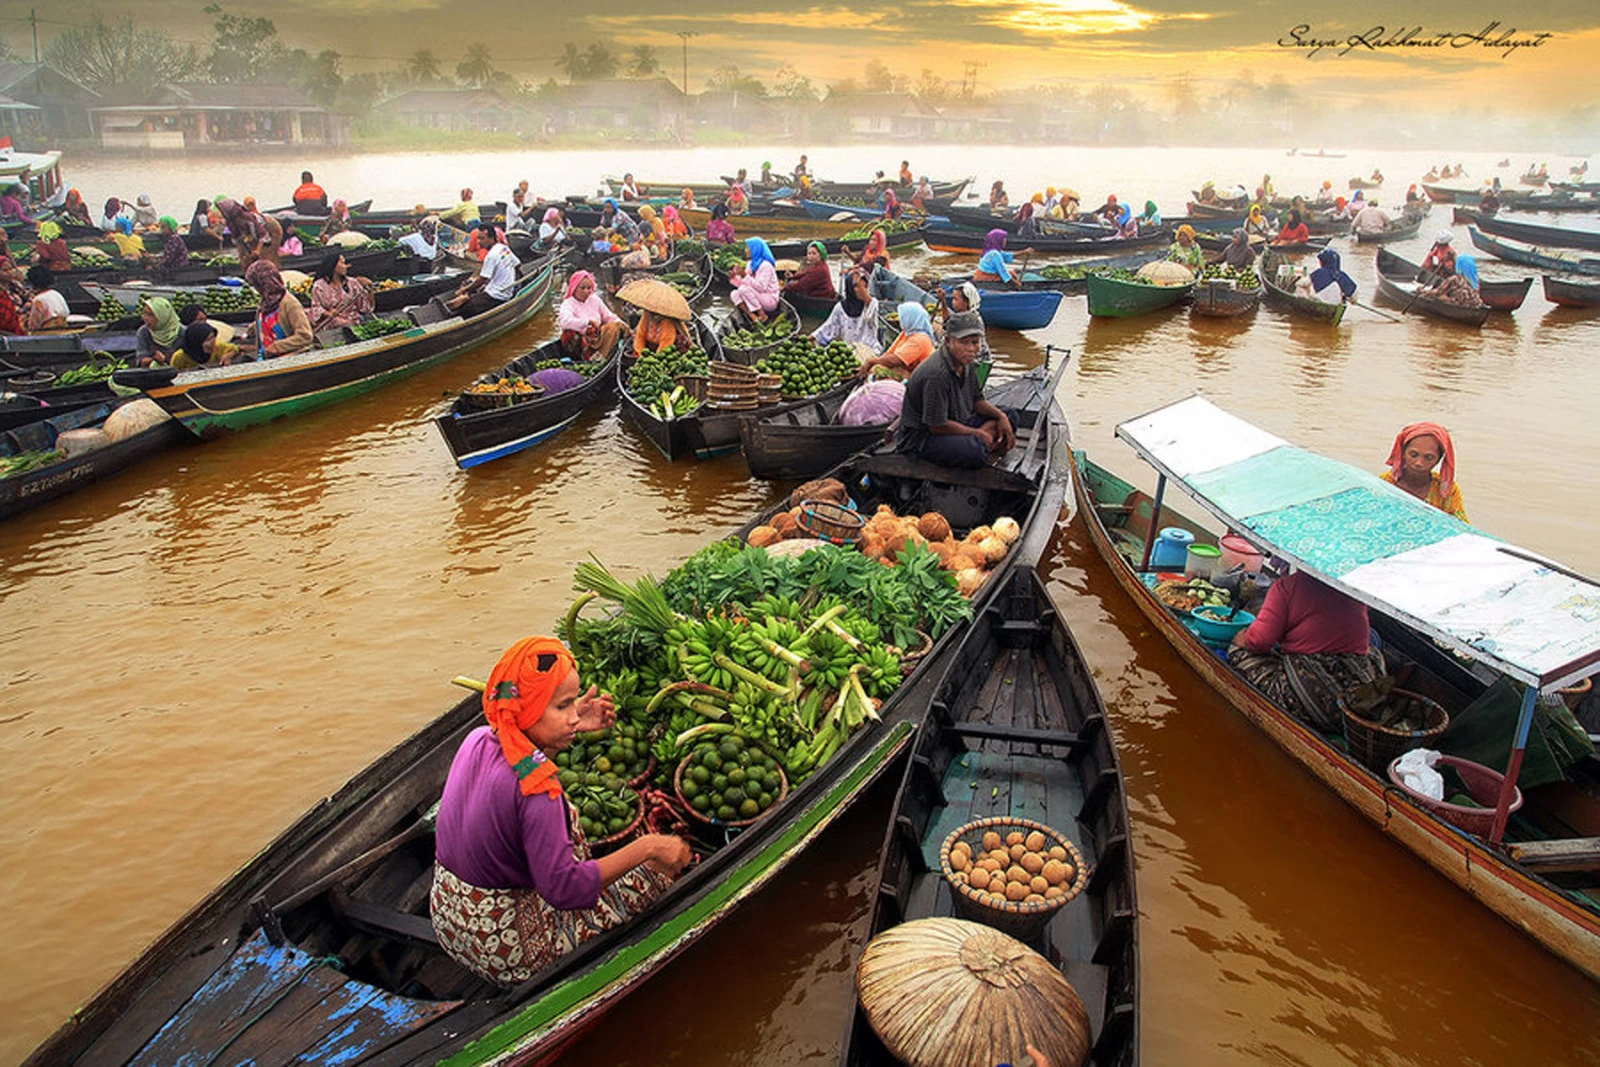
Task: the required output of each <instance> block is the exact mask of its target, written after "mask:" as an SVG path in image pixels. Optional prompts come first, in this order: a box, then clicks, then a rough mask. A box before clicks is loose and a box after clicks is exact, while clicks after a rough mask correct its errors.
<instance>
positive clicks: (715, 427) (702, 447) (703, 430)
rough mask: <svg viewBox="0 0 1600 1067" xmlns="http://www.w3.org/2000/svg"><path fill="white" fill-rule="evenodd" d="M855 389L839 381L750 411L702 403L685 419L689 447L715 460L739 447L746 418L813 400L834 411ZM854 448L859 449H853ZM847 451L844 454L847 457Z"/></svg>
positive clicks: (697, 455)
mask: <svg viewBox="0 0 1600 1067" xmlns="http://www.w3.org/2000/svg"><path fill="white" fill-rule="evenodd" d="M853 388H855V383H854V382H841V383H840V384H839V385H836V386H834V387H833V388H832V389H828V390H825V391H824V392H821V393H818V394H817V395H816V396H813V397H806V398H804V399H803V400H799V401H787V402H785V403H782V404H768V405H767V406H766V407H764V408H756V409H755V410H753V411H719V410H715V409H713V408H710V407H708V406H706V405H701V406H700V407H698V408H696V409H695V412H694V415H693V416H692V417H691V418H690V419H689V420H688V423H689V425H688V426H687V427H686V430H687V433H688V444H689V448H690V449H691V450H692V451H693V452H694V458H695V459H716V458H717V457H718V456H727V455H731V454H733V453H734V452H737V451H739V449H740V448H741V447H742V441H743V437H742V435H741V432H740V427H741V426H742V425H743V424H744V422H745V421H746V420H747V419H761V418H762V417H764V416H766V415H770V414H772V413H773V412H775V411H778V410H780V409H783V408H788V407H791V406H792V405H794V404H798V403H805V402H807V401H816V402H818V403H823V404H829V403H831V404H832V405H833V406H834V408H835V410H837V408H838V406H839V405H840V404H842V403H844V398H845V397H847V396H849V395H850V390H851V389H853ZM854 451H860V450H859V449H856V450H854ZM849 455H851V453H849V452H847V453H845V456H849ZM845 456H841V457H839V459H838V460H835V461H834V462H833V463H830V464H828V466H827V467H823V468H822V470H827V469H828V467H833V466H837V465H838V463H839V462H840V461H842V460H843V459H844V458H845Z"/></svg>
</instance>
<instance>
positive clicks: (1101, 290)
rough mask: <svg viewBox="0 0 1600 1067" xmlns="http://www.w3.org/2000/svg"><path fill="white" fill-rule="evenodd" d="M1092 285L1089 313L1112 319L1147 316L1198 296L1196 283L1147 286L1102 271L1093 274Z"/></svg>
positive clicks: (1090, 282) (1090, 287)
mask: <svg viewBox="0 0 1600 1067" xmlns="http://www.w3.org/2000/svg"><path fill="white" fill-rule="evenodd" d="M1088 288H1089V314H1091V315H1098V316H1101V317H1103V318H1112V319H1131V318H1133V317H1134V316H1135V315H1147V314H1149V313H1150V312H1152V311H1160V310H1161V309H1162V308H1166V307H1171V306H1172V305H1174V304H1178V303H1182V302H1183V301H1185V300H1187V299H1189V298H1190V297H1191V296H1193V295H1194V283H1193V282H1190V283H1189V284H1188V285H1146V284H1144V283H1143V282H1125V281H1121V280H1119V279H1117V278H1107V277H1105V276H1103V275H1100V274H1091V275H1089V277H1088Z"/></svg>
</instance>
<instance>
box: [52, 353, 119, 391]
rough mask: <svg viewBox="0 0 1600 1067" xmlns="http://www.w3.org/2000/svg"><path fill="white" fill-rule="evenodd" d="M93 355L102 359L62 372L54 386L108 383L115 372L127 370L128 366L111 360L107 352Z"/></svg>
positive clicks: (117, 360) (116, 360)
mask: <svg viewBox="0 0 1600 1067" xmlns="http://www.w3.org/2000/svg"><path fill="white" fill-rule="evenodd" d="M95 355H96V356H100V357H104V358H97V359H95V360H93V361H92V362H89V363H85V364H84V365H83V366H81V367H73V368H72V369H71V370H69V371H63V372H62V373H61V374H60V375H59V376H58V377H57V378H56V384H57V385H88V384H90V383H92V382H108V381H110V380H111V376H112V375H113V374H115V373H116V372H117V371H119V370H127V369H128V364H126V363H124V362H123V361H122V360H120V359H114V358H112V356H111V354H110V353H108V352H97V353H95Z"/></svg>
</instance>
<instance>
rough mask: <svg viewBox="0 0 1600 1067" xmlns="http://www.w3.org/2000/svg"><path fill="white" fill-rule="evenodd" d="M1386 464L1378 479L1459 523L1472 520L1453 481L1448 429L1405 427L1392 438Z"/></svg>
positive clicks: (1419, 424)
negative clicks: (1386, 467) (1387, 467)
mask: <svg viewBox="0 0 1600 1067" xmlns="http://www.w3.org/2000/svg"><path fill="white" fill-rule="evenodd" d="M1388 465H1389V469H1388V470H1386V471H1384V472H1383V473H1382V474H1380V475H1378V477H1380V478H1382V479H1383V480H1384V481H1386V482H1391V483H1393V484H1395V485H1398V486H1399V487H1400V488H1401V489H1404V490H1405V491H1406V492H1408V493H1410V494H1411V495H1412V496H1414V497H1416V498H1417V499H1418V500H1421V501H1424V502H1425V503H1427V504H1428V505H1430V506H1432V507H1435V508H1438V509H1439V510H1440V511H1443V512H1445V513H1446V514H1449V515H1454V516H1455V517H1456V518H1458V519H1460V520H1461V521H1462V522H1470V521H1472V520H1470V519H1468V518H1467V508H1466V505H1465V504H1464V503H1462V500H1461V486H1460V485H1459V484H1458V483H1457V482H1456V449H1455V443H1454V442H1453V441H1451V439H1450V431H1449V430H1447V429H1445V428H1444V427H1443V426H1440V425H1439V424H1438V423H1436V422H1414V423H1412V424H1411V425H1410V426H1407V427H1405V428H1404V429H1402V430H1401V431H1400V432H1399V433H1398V434H1396V435H1395V439H1394V445H1393V446H1392V447H1391V448H1390V449H1389V460H1388ZM1436 467H1437V468H1438V469H1437V470H1435V469H1434V468H1436Z"/></svg>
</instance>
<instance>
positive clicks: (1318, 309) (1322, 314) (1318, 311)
mask: <svg viewBox="0 0 1600 1067" xmlns="http://www.w3.org/2000/svg"><path fill="white" fill-rule="evenodd" d="M1279 265H1280V264H1279V261H1278V259H1277V257H1276V256H1274V255H1273V254H1272V251H1271V250H1270V249H1269V250H1268V251H1267V252H1266V253H1265V254H1263V255H1262V257H1261V270H1260V272H1259V273H1260V275H1261V288H1262V298H1263V299H1265V300H1266V302H1267V303H1268V304H1270V305H1272V306H1273V307H1275V308H1279V309H1281V310H1283V311H1288V312H1290V313H1292V314H1295V315H1299V316H1301V317H1302V318H1308V319H1316V320H1317V321H1319V322H1326V323H1327V324H1328V325H1330V326H1337V325H1339V321H1340V320H1341V319H1343V318H1344V309H1345V308H1346V306H1348V305H1345V304H1343V303H1339V304H1331V303H1329V302H1327V301H1326V300H1318V299H1317V298H1316V297H1314V296H1300V295H1299V294H1298V293H1294V292H1291V291H1290V290H1288V289H1285V288H1283V287H1282V286H1280V285H1278V283H1277V275H1278V267H1279Z"/></svg>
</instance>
